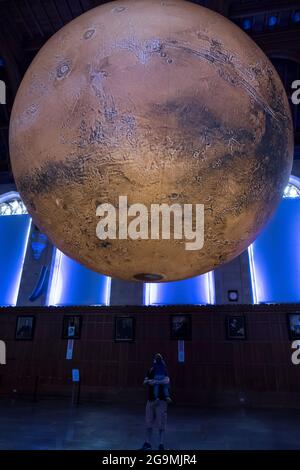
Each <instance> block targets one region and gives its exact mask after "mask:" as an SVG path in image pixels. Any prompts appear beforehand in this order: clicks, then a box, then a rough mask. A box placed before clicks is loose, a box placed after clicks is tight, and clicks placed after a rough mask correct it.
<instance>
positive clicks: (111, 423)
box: [0, 400, 300, 450]
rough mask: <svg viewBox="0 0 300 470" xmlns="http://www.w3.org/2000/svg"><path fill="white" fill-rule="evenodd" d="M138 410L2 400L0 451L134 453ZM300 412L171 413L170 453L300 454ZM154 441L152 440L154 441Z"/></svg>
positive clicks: (140, 429) (139, 434)
mask: <svg viewBox="0 0 300 470" xmlns="http://www.w3.org/2000/svg"><path fill="white" fill-rule="evenodd" d="M143 413H144V409H143V406H141V405H136V406H133V405H130V406H126V405H124V404H122V405H107V404H97V405H87V404H84V405H80V406H78V407H71V406H70V405H68V404H66V403H63V402H57V401H40V402H38V403H36V404H33V403H29V402H25V401H17V402H15V403H14V402H5V401H3V400H2V401H0V416H1V419H0V449H91V450H96V449H123V450H124V449H126V450H127V449H138V448H139V447H140V446H141V444H142V442H143V437H144V426H143ZM299 422H300V410H283V409H276V410H251V409H202V408H193V407H182V406H181V407H178V406H176V405H171V406H170V408H169V417H168V430H167V435H166V447H167V448H168V449H174V450H175V449H176V450H180V449H183V450H188V449H192V450H193V449H194V450H195V449H199V450H201V449H300V426H299ZM155 438H156V436H155Z"/></svg>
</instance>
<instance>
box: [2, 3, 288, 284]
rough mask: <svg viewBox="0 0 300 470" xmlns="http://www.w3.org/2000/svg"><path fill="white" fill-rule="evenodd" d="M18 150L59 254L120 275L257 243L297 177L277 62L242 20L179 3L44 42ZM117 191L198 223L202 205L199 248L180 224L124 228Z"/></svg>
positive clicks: (152, 271) (188, 272)
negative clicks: (178, 229)
mask: <svg viewBox="0 0 300 470" xmlns="http://www.w3.org/2000/svg"><path fill="white" fill-rule="evenodd" d="M10 152H11V162H12V168H13V173H14V177H15V181H16V185H17V188H18V190H19V192H20V195H21V197H22V199H23V201H24V203H25V205H26V206H27V208H28V211H29V213H30V214H31V216H32V219H33V221H34V223H35V224H36V225H37V226H38V227H39V228H40V230H42V231H43V232H44V233H46V234H47V236H48V237H49V238H50V240H51V241H52V242H53V244H54V245H55V246H56V247H58V248H59V249H60V250H61V251H62V252H63V253H65V254H66V255H68V256H70V257H71V258H73V259H75V260H77V261H78V262H80V263H82V264H83V265H85V266H87V267H88V268H91V269H92V270H94V271H97V272H99V273H103V274H106V275H109V276H112V277H116V278H120V279H124V280H128V281H131V280H140V281H157V282H165V281H174V280H181V279H186V278H188V277H192V276H196V275H199V274H202V273H205V272H208V271H211V270H213V269H214V268H215V267H217V266H219V265H220V264H222V263H225V262H227V261H229V260H231V259H233V258H234V257H236V256H237V255H239V254H240V253H241V252H242V251H243V250H245V249H246V248H247V247H248V246H249V244H250V243H252V242H253V240H254V239H255V238H256V237H257V236H258V234H259V233H260V231H261V230H262V228H263V227H264V226H265V224H266V223H267V221H268V220H269V219H270V217H271V215H272V214H273V212H274V211H275V209H276V206H277V205H278V203H279V201H280V199H281V197H282V194H283V190H284V188H285V186H286V184H287V183H288V178H289V175H290V171H291V165H292V159H293V130H292V121H291V115H290V109H289V104H288V100H287V97H286V94H285V91H284V88H283V85H282V83H281V81H280V79H279V77H278V75H277V73H276V71H275V69H274V68H273V66H272V64H271V63H270V61H269V60H268V58H267V57H266V56H265V55H264V53H263V52H262V51H261V50H260V49H259V47H258V46H257V45H256V44H255V43H254V42H253V41H252V40H251V39H250V38H249V37H248V36H247V35H246V34H245V33H244V32H243V31H242V30H240V29H239V28H238V27H237V26H235V25H234V24H233V23H231V22H230V21H228V20H227V19H225V18H224V17H222V16H221V15H218V14H217V13H214V12H212V11H210V10H208V9H206V8H203V7H200V6H198V5H195V4H192V3H188V2H184V1H181V0H180V1H179V0H164V1H157V0H154V1H153V0H151V1H146V0H137V1H134V0H126V1H116V2H112V3H107V4H105V5H102V6H100V7H97V8H95V9H93V10H90V11H88V12H87V13H85V14H83V15H82V16H80V17H78V18H76V19H75V20H73V21H72V22H71V23H69V24H67V25H66V26H65V27H63V28H62V29H61V30H60V31H58V32H57V33H56V34H55V35H54V36H53V37H51V38H50V40H49V41H48V42H47V43H46V44H45V46H44V47H43V48H42V49H41V50H40V52H39V53H38V54H37V56H36V57H35V59H34V60H33V62H32V64H31V65H30V67H29V69H28V70H27V72H26V74H25V77H24V79H23V81H22V83H21V86H20V88H19V90H18V93H17V97H16V100H15V103H14V106H13V111H12V116H11V123H10ZM120 196H122V197H123V201H125V199H126V198H127V199H126V200H127V203H128V208H129V207H130V206H132V205H133V204H140V205H143V207H145V208H146V209H147V210H148V214H150V213H151V205H152V204H166V206H165V207H169V208H170V207H171V206H172V205H173V204H177V205H178V206H177V207H180V208H183V207H185V206H184V205H189V207H192V208H193V211H194V212H193V228H194V229H195V224H197V220H196V215H195V214H196V209H195V208H196V207H203V214H204V243H203V246H201V248H199V247H198V249H195V247H193V248H191V245H190V248H187V241H189V240H188V239H187V232H184V230H183V232H182V233H183V236H182V237H181V238H180V237H177V238H176V237H174V236H172V231H170V237H169V239H168V238H167V237H165V238H163V236H162V233H161V236H160V237H159V238H158V239H157V238H155V237H154V238H153V237H152V238H151V233H150V229H149V233H148V238H147V236H145V233H144V232H143V233H144V235H143V236H142V238H141V237H136V239H134V237H133V238H132V237H130V236H128V237H127V238H126V237H124V238H122V237H120V236H118V234H119V233H120V231H119V229H120V226H121V222H120V219H119V218H118V217H119V212H118V209H119V206H120ZM124 198H125V199H124ZM103 204H109V205H110V206H109V207H114V208H115V213H116V224H117V235H116V237H114V236H113V231H112V232H109V233H110V235H111V236H110V237H108V238H107V239H104V238H101V237H99V233H97V231H96V230H97V226H98V223H99V222H100V221H102V222H103V220H104V213H102V212H103V211H102V209H103V207H104V206H103ZM196 205H198V206H196ZM99 206H100V207H102V209H101V210H100V211H99V212H97V208H99ZM105 207H106V206H105ZM107 207H108V206H107ZM101 211H102V212H101ZM100 213H102V215H103V218H101V217H100V216H99V214H100ZM111 214H112V213H110V215H111ZM130 214H131V215H130ZM136 214H137V215H138V213H136ZM182 214H184V212H182ZM199 214H200V212H199ZM140 215H141V214H140ZM106 216H107V217H108V212H107V214H106V215H105V217H106ZM131 216H132V213H130V211H129V213H128V227H127V228H129V222H130V221H132V220H135V219H134V217H133V218H132V217H131ZM130 217H131V218H130ZM183 219H184V216H182V220H183ZM110 220H112V219H110ZM199 220H200V219H199ZM177 222H178V220H177ZM148 224H149V226H150V219H149V220H148ZM142 225H143V224H141V225H140V228H141V226H142ZM174 226H175V217H174V218H173V219H172V218H171V229H172V228H173V227H174ZM107 227H108V225H107ZM111 227H113V223H112V225H111ZM199 227H200V225H199ZM143 228H144V229H145V226H144V225H143ZM123 229H124V226H123ZM136 229H137V230H136V232H138V228H137V227H136ZM198 232H199V233H200V231H199V230H198ZM198 232H197V233H198ZM199 237H200V236H199ZM199 246H200V245H199Z"/></svg>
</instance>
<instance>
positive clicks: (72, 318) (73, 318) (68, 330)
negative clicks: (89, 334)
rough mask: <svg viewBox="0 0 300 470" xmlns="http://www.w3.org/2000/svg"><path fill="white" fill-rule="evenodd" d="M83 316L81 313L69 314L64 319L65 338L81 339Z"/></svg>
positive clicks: (63, 335)
mask: <svg viewBox="0 0 300 470" xmlns="http://www.w3.org/2000/svg"><path fill="white" fill-rule="evenodd" d="M81 325H82V317H81V316H80V315H67V316H65V317H64V319H63V334H62V337H63V339H80V335H81Z"/></svg>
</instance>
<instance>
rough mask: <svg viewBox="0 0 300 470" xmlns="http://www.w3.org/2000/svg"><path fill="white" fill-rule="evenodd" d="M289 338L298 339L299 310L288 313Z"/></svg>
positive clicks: (299, 328) (299, 329)
mask: <svg viewBox="0 0 300 470" xmlns="http://www.w3.org/2000/svg"><path fill="white" fill-rule="evenodd" d="M287 318H288V329H289V336H290V339H300V312H298V313H297V312H295V313H288V317H287Z"/></svg>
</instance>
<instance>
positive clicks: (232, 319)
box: [226, 315, 246, 339]
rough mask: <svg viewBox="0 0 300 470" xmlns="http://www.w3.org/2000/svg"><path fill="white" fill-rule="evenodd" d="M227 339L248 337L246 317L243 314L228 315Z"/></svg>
mask: <svg viewBox="0 0 300 470" xmlns="http://www.w3.org/2000/svg"><path fill="white" fill-rule="evenodd" d="M226 334H227V339H246V319H245V317H244V316H243V315H230V316H227V317H226Z"/></svg>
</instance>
